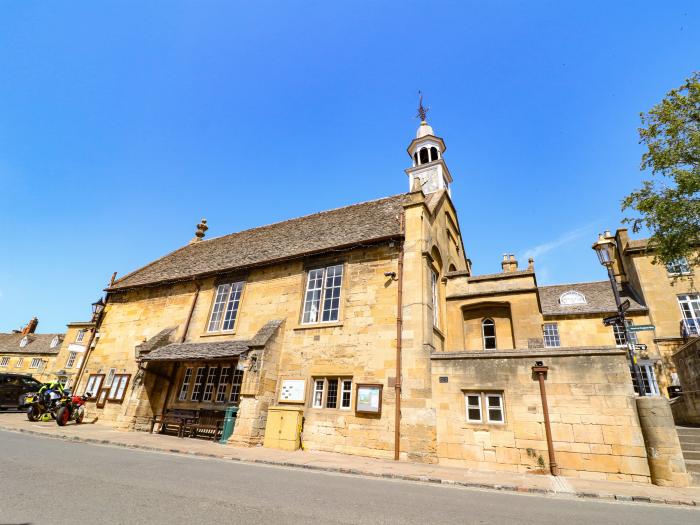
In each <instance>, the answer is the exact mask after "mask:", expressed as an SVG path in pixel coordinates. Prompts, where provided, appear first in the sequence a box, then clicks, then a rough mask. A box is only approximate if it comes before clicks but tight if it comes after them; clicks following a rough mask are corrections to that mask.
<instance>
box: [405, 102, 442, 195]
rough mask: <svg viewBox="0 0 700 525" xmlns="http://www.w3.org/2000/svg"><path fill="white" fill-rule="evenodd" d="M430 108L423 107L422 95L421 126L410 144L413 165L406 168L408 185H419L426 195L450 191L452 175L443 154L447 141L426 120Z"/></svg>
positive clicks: (419, 106)
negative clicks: (436, 133)
mask: <svg viewBox="0 0 700 525" xmlns="http://www.w3.org/2000/svg"><path fill="white" fill-rule="evenodd" d="M427 113H428V108H425V107H423V95H422V94H421V95H420V99H419V103H418V118H420V120H421V122H420V126H418V130H417V131H416V138H415V139H413V140H412V141H411V143H410V144H409V145H408V149H407V151H408V155H409V156H410V157H411V160H412V161H413V162H412V164H413V165H412V166H411V167H410V168H408V169H406V170H405V171H406V175H408V187H409V188H410V189H411V190H413V189H414V188H415V187H417V185H416V184H415V182H416V179H418V183H419V184H418V186H420V188H421V189H422V190H423V193H425V194H426V195H427V194H429V193H435V192H436V191H439V190H443V189H444V190H447V191H449V184H450V183H451V182H452V176H451V175H450V171H449V170H448V169H447V164H445V161H444V159H443V154H444V153H445V150H446V149H447V148H446V147H445V141H444V140H442V138H440V137H438V136H436V135H435V133H434V131H433V128H432V126H430V124H428V121H427V120H426V117H427Z"/></svg>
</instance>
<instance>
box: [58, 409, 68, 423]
mask: <svg viewBox="0 0 700 525" xmlns="http://www.w3.org/2000/svg"><path fill="white" fill-rule="evenodd" d="M69 419H70V412H69V411H68V409H67V408H66V407H61V408H59V409H58V412H57V413H56V423H58V426H59V427H63V426H65V425H66V423H68V420H69Z"/></svg>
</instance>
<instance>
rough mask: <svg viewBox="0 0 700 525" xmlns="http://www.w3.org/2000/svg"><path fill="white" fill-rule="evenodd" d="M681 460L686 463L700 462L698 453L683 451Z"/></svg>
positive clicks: (699, 453)
mask: <svg viewBox="0 0 700 525" xmlns="http://www.w3.org/2000/svg"><path fill="white" fill-rule="evenodd" d="M683 459H685V460H686V461H688V460H690V461H700V451H693V450H684V451H683Z"/></svg>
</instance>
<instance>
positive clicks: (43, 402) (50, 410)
mask: <svg viewBox="0 0 700 525" xmlns="http://www.w3.org/2000/svg"><path fill="white" fill-rule="evenodd" d="M62 395H63V393H62V392H60V391H59V390H58V389H51V388H46V389H44V388H43V387H42V389H41V390H40V391H39V392H36V393H31V394H27V397H26V398H25V404H26V405H27V406H28V407H27V419H28V420H29V421H39V420H40V419H41V420H42V421H51V419H56V408H57V406H58V402H59V400H60V399H61V397H62Z"/></svg>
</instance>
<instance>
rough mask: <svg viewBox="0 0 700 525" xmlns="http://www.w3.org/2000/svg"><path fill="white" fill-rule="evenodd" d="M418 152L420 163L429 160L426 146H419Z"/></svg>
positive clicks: (425, 162)
mask: <svg viewBox="0 0 700 525" xmlns="http://www.w3.org/2000/svg"><path fill="white" fill-rule="evenodd" d="M419 153H420V163H421V164H427V163H428V162H430V161H429V160H428V148H421V149H420V151H419Z"/></svg>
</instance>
